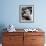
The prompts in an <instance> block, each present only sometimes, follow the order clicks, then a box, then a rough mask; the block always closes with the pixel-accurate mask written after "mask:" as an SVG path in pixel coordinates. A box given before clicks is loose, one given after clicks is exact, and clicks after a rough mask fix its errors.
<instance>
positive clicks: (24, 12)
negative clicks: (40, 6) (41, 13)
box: [19, 5, 34, 23]
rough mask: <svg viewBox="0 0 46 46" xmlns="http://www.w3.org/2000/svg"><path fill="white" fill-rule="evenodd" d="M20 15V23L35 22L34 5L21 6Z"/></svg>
mask: <svg viewBox="0 0 46 46" xmlns="http://www.w3.org/2000/svg"><path fill="white" fill-rule="evenodd" d="M19 15H20V16H19V20H20V22H24V23H28V22H34V5H20V6H19Z"/></svg>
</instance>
